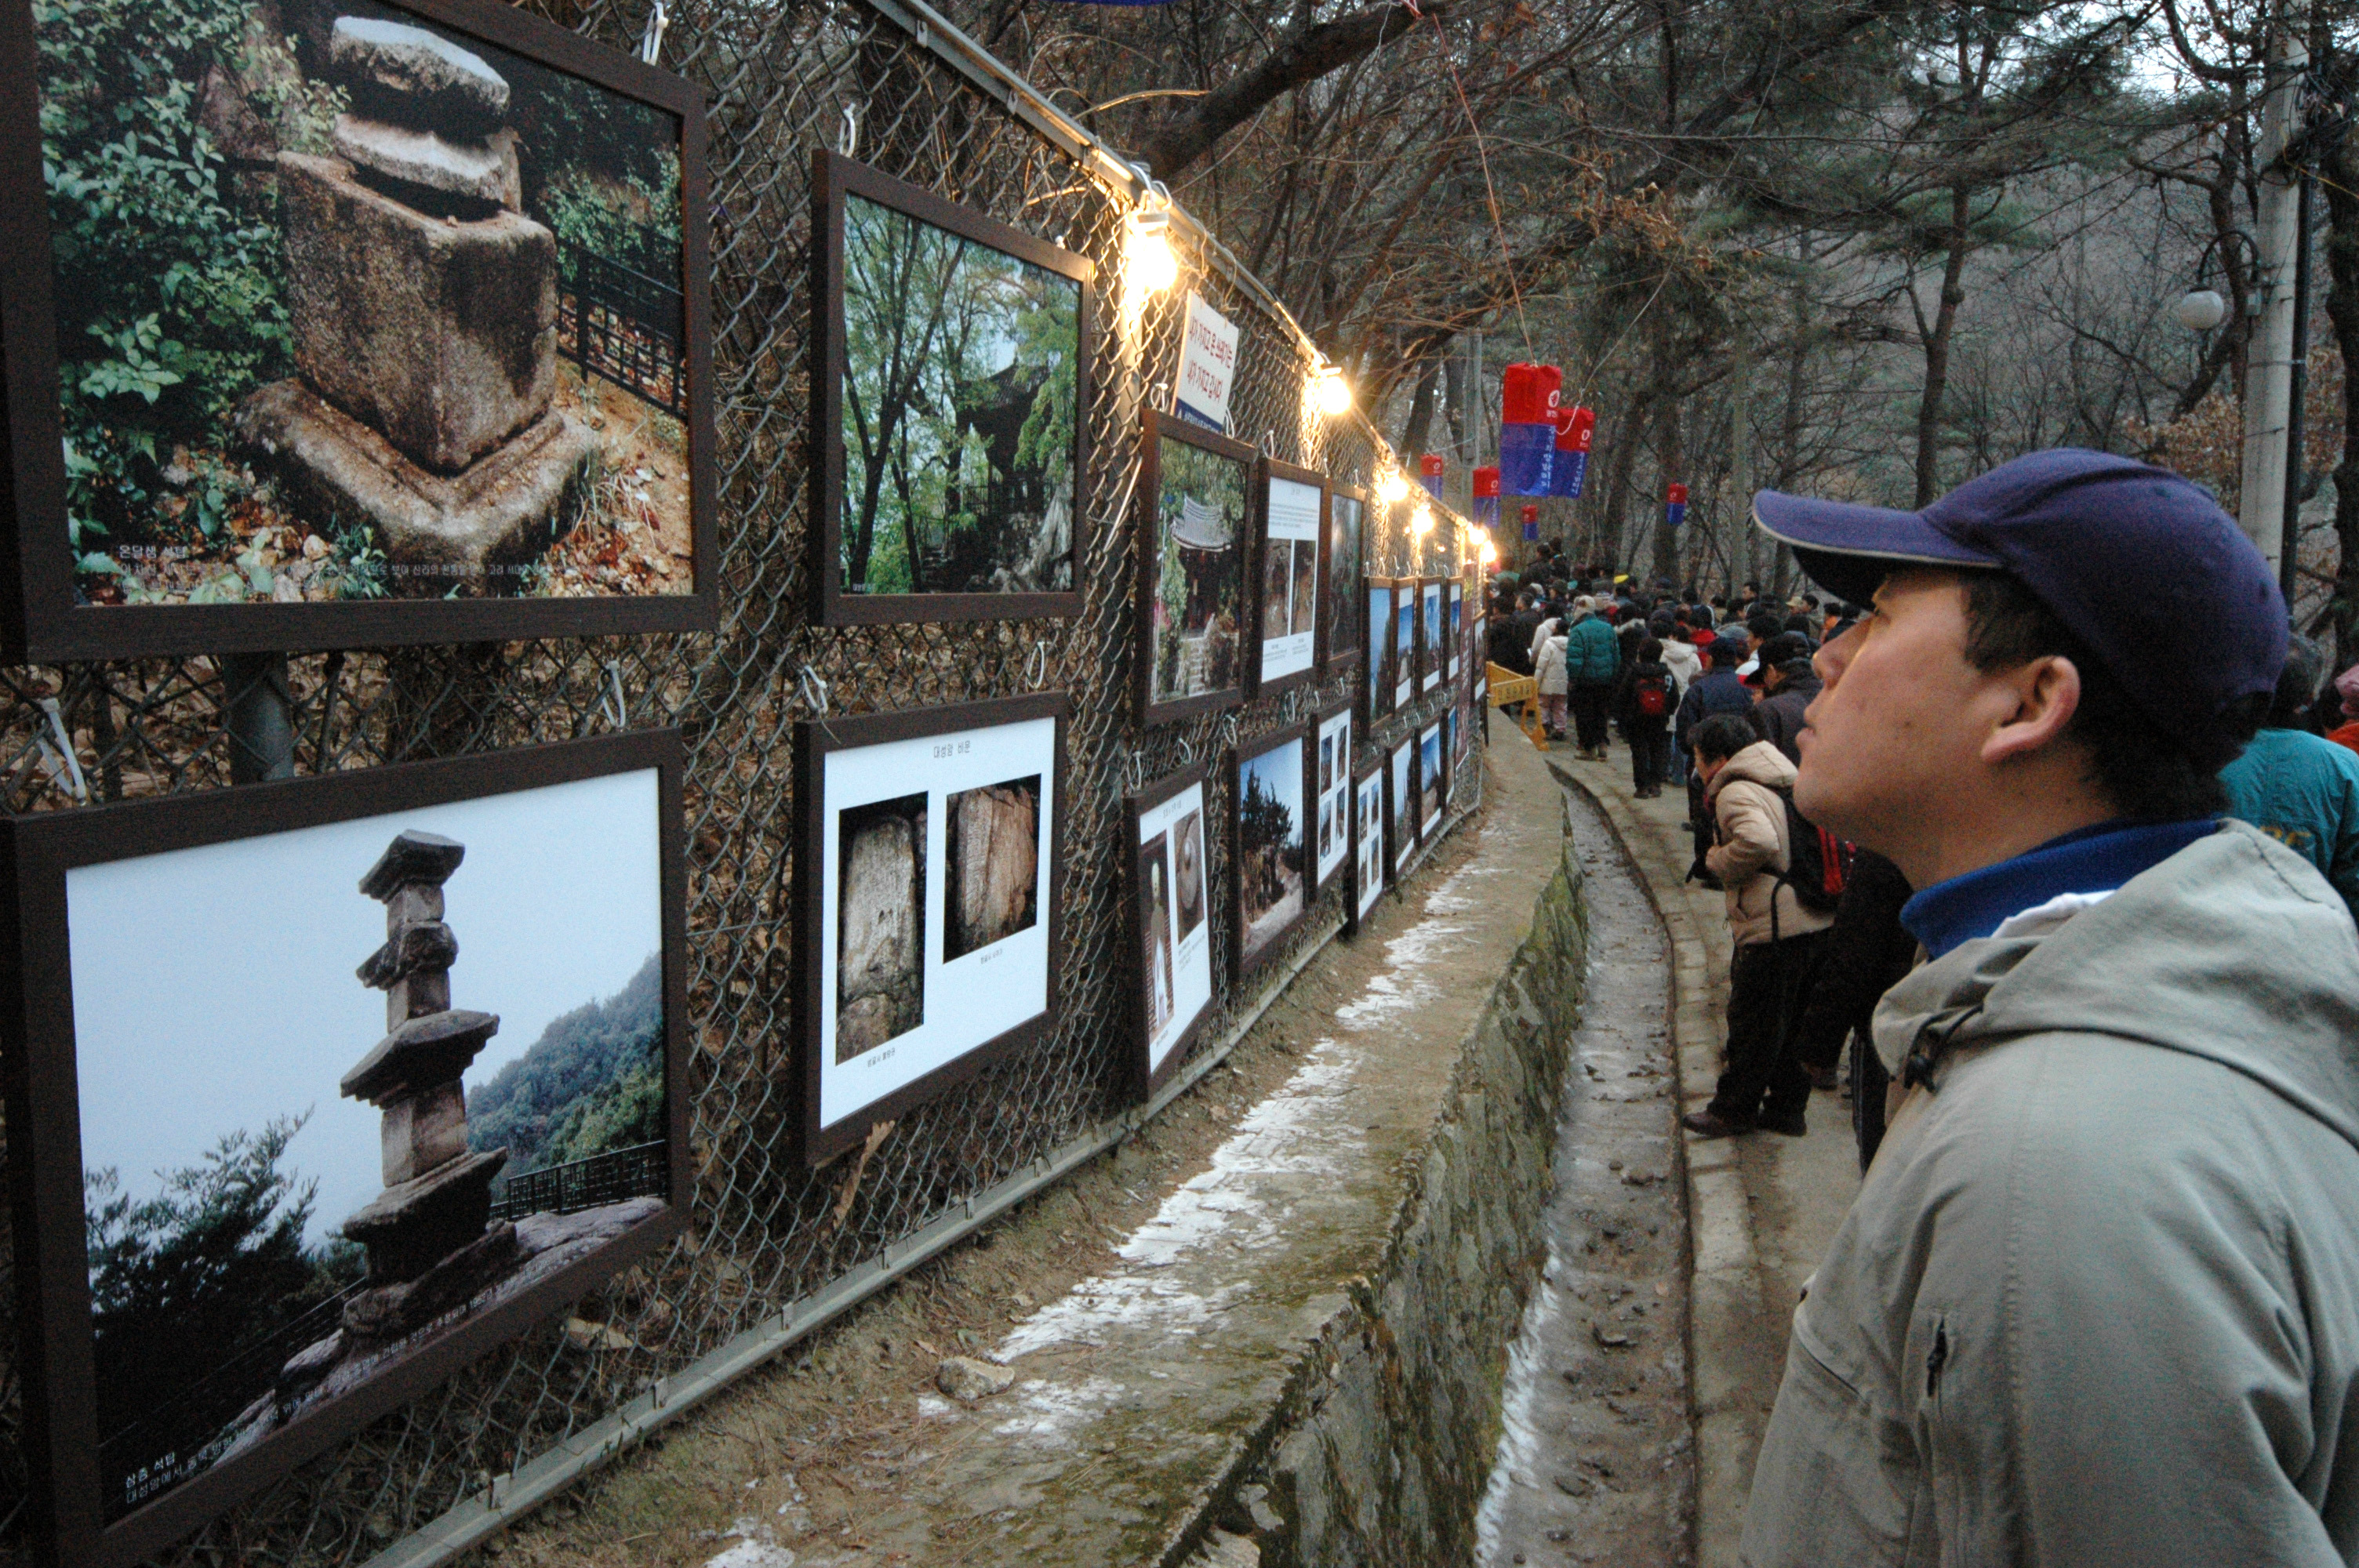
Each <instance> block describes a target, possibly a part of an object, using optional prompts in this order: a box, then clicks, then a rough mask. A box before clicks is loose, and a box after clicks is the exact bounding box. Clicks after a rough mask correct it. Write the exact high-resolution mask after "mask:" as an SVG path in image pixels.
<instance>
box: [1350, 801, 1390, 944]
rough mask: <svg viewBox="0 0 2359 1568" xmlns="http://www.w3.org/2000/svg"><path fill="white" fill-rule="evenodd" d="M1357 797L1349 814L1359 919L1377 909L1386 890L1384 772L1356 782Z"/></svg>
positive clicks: (1363, 918) (1364, 917)
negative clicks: (1357, 784) (1357, 882)
mask: <svg viewBox="0 0 2359 1568" xmlns="http://www.w3.org/2000/svg"><path fill="white" fill-rule="evenodd" d="M1358 796H1359V798H1358V799H1357V800H1356V801H1355V802H1354V803H1353V814H1352V830H1353V852H1354V855H1355V859H1354V861H1353V864H1354V865H1355V866H1356V867H1357V869H1358V873H1359V886H1358V890H1357V891H1358V894H1359V914H1360V918H1361V919H1362V920H1365V919H1366V918H1367V917H1368V911H1370V910H1372V909H1374V908H1375V907H1376V895H1377V894H1379V893H1381V892H1384V891H1385V773H1384V770H1383V769H1382V768H1378V769H1376V770H1375V772H1374V773H1370V774H1369V775H1368V776H1367V777H1366V778H1364V779H1362V780H1361V781H1360V783H1359V787H1358Z"/></svg>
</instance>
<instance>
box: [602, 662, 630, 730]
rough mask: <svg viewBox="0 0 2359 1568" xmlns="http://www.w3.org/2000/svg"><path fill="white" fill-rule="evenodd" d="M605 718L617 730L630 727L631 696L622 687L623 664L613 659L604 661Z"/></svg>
mask: <svg viewBox="0 0 2359 1568" xmlns="http://www.w3.org/2000/svg"><path fill="white" fill-rule="evenodd" d="M603 700H604V702H605V705H606V720H607V722H608V723H610V724H612V725H614V728H615V729H617V730H628V729H629V728H630V727H631V697H630V694H629V693H628V692H626V691H625V690H624V689H623V666H622V665H621V664H619V663H618V662H616V661H615V660H613V659H608V660H607V661H606V691H605V696H604V698H603Z"/></svg>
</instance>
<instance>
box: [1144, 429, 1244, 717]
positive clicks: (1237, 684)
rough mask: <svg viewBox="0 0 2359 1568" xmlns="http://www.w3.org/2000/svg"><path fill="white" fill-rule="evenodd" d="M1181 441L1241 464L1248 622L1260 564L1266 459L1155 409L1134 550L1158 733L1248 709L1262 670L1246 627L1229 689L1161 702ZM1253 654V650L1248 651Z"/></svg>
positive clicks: (1147, 684) (1240, 524)
mask: <svg viewBox="0 0 2359 1568" xmlns="http://www.w3.org/2000/svg"><path fill="white" fill-rule="evenodd" d="M1167 439H1168V440H1173V441H1178V442H1180V443H1181V444H1182V445H1185V446H1190V447H1194V448H1196V449H1199V450H1201V451H1204V452H1209V453H1211V454H1212V456H1213V457H1216V458H1220V459H1223V460H1226V461H1229V462H1232V463H1234V464H1236V465H1237V467H1238V468H1239V470H1241V490H1242V492H1243V494H1244V500H1245V510H1244V512H1243V513H1242V514H1240V516H1239V517H1238V519H1237V535H1236V546H1235V552H1236V568H1235V570H1236V573H1237V584H1236V601H1237V614H1238V615H1239V616H1240V617H1245V616H1246V615H1247V614H1248V613H1249V610H1250V606H1251V604H1252V602H1253V601H1252V597H1251V596H1252V589H1253V585H1252V581H1251V573H1252V568H1253V567H1254V566H1255V565H1256V562H1255V561H1253V560H1252V559H1251V554H1252V552H1251V541H1252V529H1253V522H1252V519H1253V508H1254V505H1255V502H1254V499H1253V492H1254V486H1255V481H1256V475H1257V472H1258V467H1257V465H1258V464H1259V462H1260V457H1261V455H1260V454H1259V453H1258V452H1256V451H1255V450H1254V449H1252V448H1251V447H1248V446H1246V445H1245V443H1244V442H1243V441H1237V440H1232V439H1231V438H1228V437H1226V436H1223V435H1221V434H1220V433H1219V432H1217V431H1213V430H1207V429H1205V428H1204V427H1202V426H1201V425H1195V424H1191V423H1190V422H1189V421H1188V420H1186V419H1182V418H1180V416H1177V415H1173V414H1165V413H1162V412H1160V411H1158V410H1156V409H1152V408H1150V409H1148V410H1147V411H1146V413H1145V415H1144V416H1142V418H1141V420H1140V425H1139V440H1140V441H1141V443H1142V447H1141V450H1140V453H1139V469H1138V495H1137V498H1136V501H1135V502H1134V503H1133V504H1134V505H1135V506H1136V514H1135V516H1134V519H1133V522H1132V527H1133V528H1134V529H1135V530H1136V533H1135V536H1134V540H1133V545H1132V549H1133V555H1134V560H1135V564H1136V569H1137V574H1138V575H1137V579H1136V586H1135V588H1134V589H1133V608H1134V611H1135V612H1136V616H1137V630H1136V643H1137V649H1138V676H1137V682H1136V690H1137V694H1138V721H1139V724H1140V726H1141V727H1142V728H1145V729H1149V730H1152V729H1156V728H1158V727H1159V726H1161V725H1165V724H1176V723H1178V722H1180V720H1182V719H1193V718H1195V717H1196V716H1197V715H1198V714H1201V713H1219V712H1223V711H1225V710H1226V709H1228V708H1235V707H1238V706H1240V705H1242V704H1243V703H1244V702H1245V681H1246V677H1247V674H1248V672H1250V671H1252V670H1254V669H1255V667H1256V664H1257V662H1258V658H1259V654H1258V647H1257V645H1256V644H1254V643H1252V640H1251V639H1249V638H1248V637H1247V636H1246V634H1245V627H1244V626H1243V625H1240V626H1239V627H1238V629H1237V633H1236V639H1237V646H1236V654H1235V659H1236V670H1235V672H1234V679H1232V680H1231V681H1230V682H1229V683H1228V684H1227V685H1225V686H1223V687H1217V688H1215V689H1213V690H1211V691H1205V692H1200V693H1198V694H1196V695H1195V696H1192V697H1174V698H1170V699H1169V700H1166V701H1160V702H1158V701H1157V700H1156V697H1155V589H1156V583H1157V579H1158V578H1159V577H1160V576H1161V573H1162V532H1163V530H1162V519H1161V499H1162V491H1163V443H1164V441H1166V440H1167ZM1249 648H1251V649H1252V650H1253V651H1252V652H1250V653H1249V652H1248V649H1249Z"/></svg>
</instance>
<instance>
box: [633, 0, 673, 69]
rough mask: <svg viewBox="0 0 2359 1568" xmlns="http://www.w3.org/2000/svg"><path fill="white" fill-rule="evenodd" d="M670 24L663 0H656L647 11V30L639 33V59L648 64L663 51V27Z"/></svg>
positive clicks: (652, 62)
mask: <svg viewBox="0 0 2359 1568" xmlns="http://www.w3.org/2000/svg"><path fill="white" fill-rule="evenodd" d="M670 26H671V14H670V13H669V11H666V10H665V9H664V0H656V3H655V5H654V7H653V8H652V9H650V10H649V11H648V12H647V31H645V32H643V33H641V34H640V35H639V59H641V60H643V61H645V62H646V63H647V64H648V65H653V64H655V63H656V61H657V57H658V56H659V55H661V54H662V53H663V36H664V29H665V28H666V27H670Z"/></svg>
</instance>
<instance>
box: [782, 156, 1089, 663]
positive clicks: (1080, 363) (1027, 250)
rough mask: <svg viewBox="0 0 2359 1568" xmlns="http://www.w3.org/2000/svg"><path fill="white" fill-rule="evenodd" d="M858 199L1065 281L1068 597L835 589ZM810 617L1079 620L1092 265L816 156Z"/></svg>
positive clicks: (1085, 536) (949, 204) (878, 175)
mask: <svg viewBox="0 0 2359 1568" xmlns="http://www.w3.org/2000/svg"><path fill="white" fill-rule="evenodd" d="M846 196H861V197H864V198H866V199H867V200H871V201H874V202H875V203H877V204H878V205H879V206H883V207H889V208H891V209H892V210H893V211H897V212H899V213H901V214H903V215H904V216H906V217H910V218H915V219H916V220H918V221H919V222H921V223H927V224H930V225H931V226H932V227H934V228H937V229H941V230H945V231H947V232H950V233H953V234H956V235H958V236H959V237H960V238H962V239H965V240H970V241H973V243H976V244H979V245H984V246H986V247H988V248H990V249H992V250H995V251H998V252H1001V253H1002V254H1006V255H1011V256H1014V257H1015V258H1016V260H1018V261H1021V262H1028V263H1030V264H1031V265H1034V266H1037V267H1040V268H1042V269H1043V270H1045V271H1049V272H1053V273H1058V274H1060V275H1062V276H1066V277H1070V278H1071V279H1072V280H1073V282H1074V284H1075V285H1076V286H1077V287H1078V289H1079V291H1080V295H1081V307H1080V311H1079V316H1078V319H1077V322H1076V326H1077V331H1078V344H1079V348H1078V353H1079V357H1078V359H1077V360H1076V362H1075V363H1074V388H1073V390H1074V395H1075V397H1076V398H1077V399H1078V400H1079V401H1078V402H1077V404H1076V406H1075V411H1074V419H1073V541H1072V554H1071V568H1072V581H1073V586H1072V587H1071V589H1064V590H1061V591H1052V592H1047V593H893V594H865V593H849V592H846V591H845V590H844V589H843V582H842V577H843V568H842V562H841V552H842V549H843V472H844V469H843V461H844V460H843V344H844V334H843V201H844V198H845V197H846ZM811 222H812V228H811V236H812V244H811V365H812V379H813V383H814V384H813V386H812V388H811V397H810V406H811V420H812V424H811V454H812V457H813V459H814V461H813V462H812V465H811V470H810V516H811V527H810V541H811V543H810V549H811V590H810V591H811V599H810V617H811V619H812V620H813V621H815V622H819V623H820V624H821V625H824V626H865V625H876V624H879V623H885V622H961V621H1014V620H1033V619H1044V618H1050V617H1058V616H1068V615H1079V614H1080V613H1081V612H1082V564H1083V562H1084V561H1086V560H1087V559H1088V554H1087V551H1088V543H1089V527H1088V517H1089V513H1088V508H1087V507H1086V505H1085V504H1084V503H1083V498H1084V497H1085V496H1086V495H1087V494H1088V491H1089V459H1090V419H1089V413H1090V391H1091V386H1092V379H1091V377H1092V372H1093V359H1092V355H1093V352H1094V350H1095V344H1096V336H1095V335H1096V330H1097V307H1096V296H1097V291H1096V288H1095V287H1094V284H1095V282H1096V278H1097V266H1096V264H1095V263H1093V262H1092V261H1091V260H1090V259H1089V258H1088V257H1086V256H1080V255H1075V254H1073V253H1072V252H1071V251H1069V250H1066V249H1065V248H1064V247H1062V246H1061V245H1054V244H1050V243H1049V242H1048V241H1046V240H1044V239H1041V238H1040V237H1039V236H1038V235H1037V234H1029V233H1027V232H1024V231H1023V230H1021V229H1018V228H1015V227H1013V226H1011V225H1009V224H1006V223H1002V222H999V221H998V220H996V219H994V218H986V217H984V215H983V214H982V213H980V212H977V211H973V209H972V208H967V207H962V206H960V205H958V204H957V203H956V202H953V201H946V200H943V199H942V198H940V197H939V196H937V195H935V194H934V193H933V192H932V191H930V190H927V189H924V188H923V187H920V186H916V185H911V184H908V183H907V182H906V181H903V180H898V179H895V178H893V177H892V176H890V175H888V174H885V173H882V172H880V171H878V170H876V169H874V168H869V167H868V166H867V165H866V164H864V163H857V162H854V161H853V159H851V158H848V157H843V156H841V155H840V154H837V153H833V152H830V151H828V150H827V149H826V148H824V147H821V148H818V149H815V150H814V151H813V153H812V155H811Z"/></svg>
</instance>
